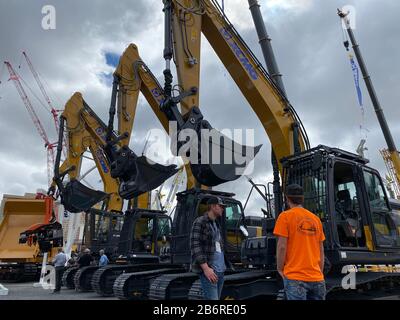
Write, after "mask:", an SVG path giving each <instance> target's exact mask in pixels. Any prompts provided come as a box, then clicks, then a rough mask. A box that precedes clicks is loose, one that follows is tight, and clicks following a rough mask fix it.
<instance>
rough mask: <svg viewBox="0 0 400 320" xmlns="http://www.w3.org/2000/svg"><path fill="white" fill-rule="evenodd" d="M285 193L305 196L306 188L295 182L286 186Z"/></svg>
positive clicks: (289, 195)
mask: <svg viewBox="0 0 400 320" xmlns="http://www.w3.org/2000/svg"><path fill="white" fill-rule="evenodd" d="M285 194H286V195H287V196H288V197H303V196H304V190H303V188H302V187H301V186H300V185H298V184H295V183H294V184H290V185H288V186H287V187H286V190H285Z"/></svg>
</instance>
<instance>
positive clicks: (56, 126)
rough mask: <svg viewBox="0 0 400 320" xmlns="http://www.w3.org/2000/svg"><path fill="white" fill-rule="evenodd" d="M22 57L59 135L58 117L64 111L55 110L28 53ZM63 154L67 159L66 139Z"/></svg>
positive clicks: (23, 53)
mask: <svg viewBox="0 0 400 320" xmlns="http://www.w3.org/2000/svg"><path fill="white" fill-rule="evenodd" d="M22 55H23V56H24V57H25V60H26V62H27V64H28V67H29V69H30V70H31V72H32V75H33V77H34V78H35V80H36V83H37V85H38V87H39V89H40V91H41V93H42V95H43V97H44V99H45V100H46V103H47V104H48V106H49V107H50V113H51V114H52V116H53V121H54V126H55V128H56V133H57V135H58V132H59V131H60V126H59V123H58V117H59V112H60V111H62V110H57V109H56V108H54V106H53V103H52V102H51V100H50V97H49V95H48V94H47V92H46V89H45V88H44V85H43V83H42V81H41V80H40V77H39V74H38V73H37V71H36V69H35V67H34V66H33V63H32V61H31V59H30V58H29V57H28V55H27V53H26V52H25V51H23V52H22ZM63 154H64V157H67V154H66V143H65V139H63Z"/></svg>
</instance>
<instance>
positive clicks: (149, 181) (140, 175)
mask: <svg viewBox="0 0 400 320" xmlns="http://www.w3.org/2000/svg"><path fill="white" fill-rule="evenodd" d="M131 168H132V173H133V174H132V175H131V178H130V179H129V180H126V181H122V182H121V184H120V187H119V194H120V196H121V197H122V198H123V199H132V198H134V197H137V196H139V195H141V194H143V193H146V192H148V191H151V190H154V189H155V188H157V187H159V186H160V185H161V184H162V183H163V182H164V181H165V180H167V179H168V178H170V177H172V176H173V175H174V174H176V173H177V172H178V169H177V168H176V166H175V165H170V166H164V165H161V164H159V163H152V162H151V160H149V159H148V158H146V157H145V156H140V157H136V158H135V159H134V161H132V162H131Z"/></svg>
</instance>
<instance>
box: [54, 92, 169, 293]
mask: <svg viewBox="0 0 400 320" xmlns="http://www.w3.org/2000/svg"><path fill="white" fill-rule="evenodd" d="M64 127H65V128H66V130H67V137H68V139H67V141H68V154H67V158H66V159H65V161H64V162H63V163H62V164H61V165H60V155H61V148H58V149H57V158H56V166H55V177H54V181H53V184H52V186H51V188H50V190H49V194H50V195H52V196H55V197H56V198H58V196H60V198H61V203H62V204H63V205H64V207H65V209H66V210H68V211H70V212H72V214H74V213H77V212H86V219H85V221H86V222H85V230H86V231H85V233H84V241H83V242H84V243H83V244H84V245H85V246H86V247H89V248H91V249H92V251H93V253H94V254H97V253H98V251H99V250H100V249H104V250H105V253H106V254H107V255H108V257H109V258H110V261H111V262H115V260H116V259H117V258H118V257H119V256H120V255H121V254H126V251H123V249H122V248H123V244H124V242H129V241H131V240H130V239H131V238H132V237H139V238H140V237H141V236H145V235H147V234H148V232H147V233H146V232H145V230H142V229H140V228H138V227H137V226H136V224H140V223H142V224H144V223H149V221H150V220H154V221H156V222H158V221H161V222H163V223H164V224H165V222H164V221H167V220H168V217H167V216H166V215H165V213H164V212H161V211H155V210H149V209H150V208H149V204H150V199H149V191H151V189H153V188H156V187H158V186H159V184H161V183H162V182H164V180H165V179H167V178H169V177H170V176H172V175H173V174H175V173H176V170H175V166H169V167H164V166H162V165H160V164H157V163H155V164H150V163H149V162H148V161H147V159H145V157H143V156H142V157H140V159H139V161H142V162H140V163H139V161H138V162H135V161H132V162H131V164H130V165H135V167H134V168H133V169H132V168H128V169H129V170H132V171H133V172H134V174H135V178H134V179H136V180H131V181H134V184H135V185H133V186H132V187H133V188H135V191H134V192H135V194H134V196H135V198H134V199H132V201H130V203H129V205H128V209H129V210H128V211H127V212H125V213H123V212H122V209H123V202H124V200H123V199H122V197H121V196H120V193H124V192H126V191H127V190H128V188H124V189H121V184H122V183H124V182H123V179H117V178H115V177H113V169H115V167H113V165H114V163H113V162H112V159H113V158H111V160H110V157H109V154H108V153H107V152H108V151H107V146H108V144H107V127H106V125H105V124H104V123H103V122H102V121H101V119H100V118H99V117H98V116H97V115H96V113H95V112H94V111H93V110H92V109H91V108H90V107H89V106H88V104H87V103H86V102H85V101H84V99H83V97H82V95H81V94H80V93H75V94H74V95H73V96H72V97H71V98H70V99H69V101H68V102H67V104H66V106H65V109H64V112H63V114H62V115H61V118H60V134H59V140H60V141H61V139H62V138H63V136H64V130H65V128H64ZM127 130H132V128H129V129H127ZM112 138H114V137H113V136H112ZM129 138H130V134H129V135H128V134H126V135H125V136H124V138H123V139H124V140H125V141H124V144H126V146H123V147H122V148H124V152H129V149H128V144H129ZM111 143H112V148H114V147H115V145H117V144H118V143H119V140H117V141H116V142H115V141H112V142H111ZM109 144H110V142H109ZM87 150H89V151H90V153H91V155H92V157H93V160H94V162H95V164H96V167H97V170H98V172H99V174H100V176H101V178H102V181H103V185H104V192H103V191H99V190H93V189H91V188H89V187H87V186H85V185H84V184H82V183H81V182H80V181H79V179H78V178H79V175H80V171H81V164H82V163H81V162H82V159H83V157H84V154H85V152H86V151H87ZM126 150H128V151H126ZM115 154H117V155H116V156H115V158H117V159H118V155H119V154H118V150H117V152H115V153H114V151H111V155H112V156H114V155H115ZM130 156H135V155H134V154H133V153H132V154H130ZM66 175H68V177H69V181H68V182H67V183H64V182H63V180H64V177H65V176H66ZM149 175H150V177H149V178H148V176H149ZM129 178H131V177H129ZM128 182H129V181H128ZM132 187H131V188H132ZM100 202H102V204H100ZM96 207H97V208H96ZM128 212H129V214H128ZM123 226H124V228H127V227H129V228H130V229H129V230H127V232H126V233H125V234H121V232H122V230H123ZM143 241H144V240H141V242H140V241H138V243H139V242H140V243H142V244H143ZM121 243H122V244H121ZM121 250H122V251H121ZM146 252H147V251H146ZM134 253H135V254H136V259H135V262H136V263H138V262H140V261H139V260H140V259H139V258H140V252H139V251H138V250H135V252H134ZM155 258H156V257H152V259H153V260H154V259H155ZM143 259H144V258H143ZM130 262H131V263H132V261H130ZM97 268H98V267H97V266H90V267H86V268H80V269H78V268H70V269H68V270H67V271H66V272H65V273H64V276H63V282H64V285H65V286H67V287H68V288H76V289H77V290H82V291H85V290H90V289H91V288H90V286H89V287H88V285H90V279H91V276H92V274H93V272H94V271H95V270H96V269H97Z"/></svg>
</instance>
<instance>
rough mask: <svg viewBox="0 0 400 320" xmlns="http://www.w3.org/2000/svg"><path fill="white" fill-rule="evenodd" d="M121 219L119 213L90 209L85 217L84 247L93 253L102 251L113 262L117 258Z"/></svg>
mask: <svg viewBox="0 0 400 320" xmlns="http://www.w3.org/2000/svg"><path fill="white" fill-rule="evenodd" d="M123 218H124V217H123V215H122V214H121V213H116V212H108V211H103V210H98V209H94V208H92V209H90V211H89V212H88V213H87V214H86V217H85V220H86V221H85V232H84V240H83V241H84V243H85V245H86V246H87V247H89V248H90V249H91V250H92V251H93V252H94V253H98V252H99V251H100V250H101V249H103V250H104V252H105V254H106V255H107V256H108V257H109V258H111V260H114V259H115V258H116V257H117V251H118V244H119V240H120V232H121V230H122V225H123Z"/></svg>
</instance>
